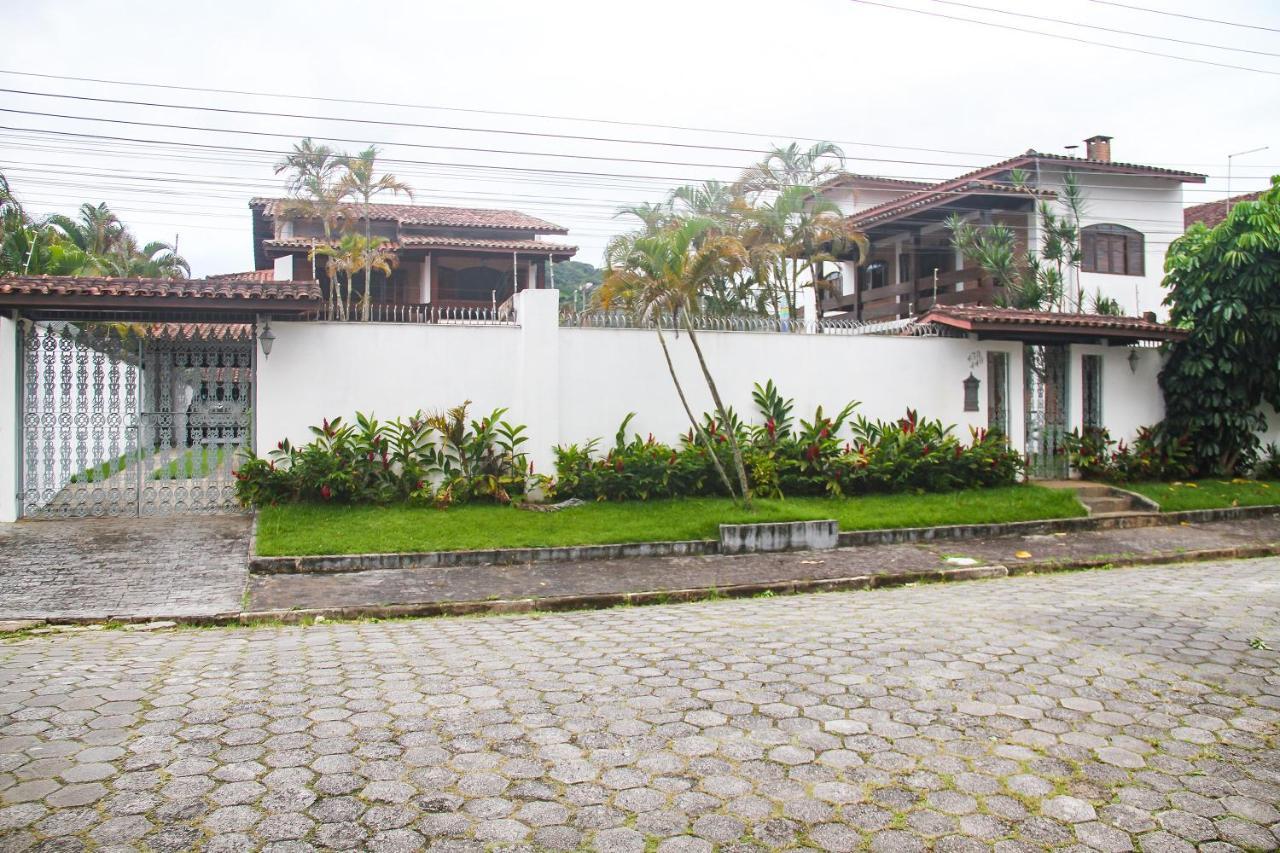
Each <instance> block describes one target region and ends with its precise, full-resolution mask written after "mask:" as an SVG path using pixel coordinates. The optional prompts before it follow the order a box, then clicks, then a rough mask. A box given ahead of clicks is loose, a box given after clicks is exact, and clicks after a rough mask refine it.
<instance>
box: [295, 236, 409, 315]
mask: <svg viewBox="0 0 1280 853" xmlns="http://www.w3.org/2000/svg"><path fill="white" fill-rule="evenodd" d="M386 245H387V242H386V241H385V240H383V239H381V238H374V239H366V238H365V237H364V236H363V235H360V234H351V233H348V234H343V235H342V238H341V239H340V240H338V241H337V243H326V244H324V245H323V246H316V247H315V248H314V249H312V250H311V258H312V260H314V259H315V257H316V256H317V255H321V256H323V257H325V258H326V259H327V262H326V264H325V266H326V269H328V270H329V275H330V281H331V282H332V286H331V290H330V294H331V295H333V296H335V299H334V306H335V316H336V317H337V318H338V319H340V320H345V319H347V317H349V316H351V293H352V289H353V288H352V282H353V281H354V279H355V274H356V272H358V271H359V270H362V269H363V270H369V269H375V270H377V271H379V272H381V273H382V274H383V275H391V270H392V268H393V267H394V266H395V263H396V256H395V253H394V252H391V251H388V250H387V248H386ZM344 275H345V276H346V278H347V287H346V289H345V291H344V290H343V289H342V278H341V277H342V276H344ZM361 308H362V312H361V319H363V320H368V319H369V313H370V306H369V304H368V303H367V302H362V304H361Z"/></svg>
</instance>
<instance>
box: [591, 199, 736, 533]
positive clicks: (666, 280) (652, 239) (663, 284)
mask: <svg viewBox="0 0 1280 853" xmlns="http://www.w3.org/2000/svg"><path fill="white" fill-rule="evenodd" d="M714 225H715V223H714V222H712V221H711V220H708V219H701V218H699V219H684V220H675V221H673V222H671V223H670V224H669V225H668V226H666V227H664V228H661V229H659V230H657V231H654V232H652V233H642V234H637V235H633V236H631V237H629V238H626V239H625V240H615V241H614V242H613V243H612V244H611V247H610V249H611V251H610V254H609V255H608V269H607V270H606V271H605V276H604V282H603V284H602V285H601V290H600V298H601V302H602V303H603V304H604V305H606V306H609V305H610V304H612V303H613V302H615V301H616V302H621V303H623V304H624V305H627V306H628V307H630V308H631V309H632V310H633V311H634V312H635V313H636V314H637V315H639V316H640V317H641V318H643V319H644V320H646V321H648V322H652V323H653V324H654V327H655V328H656V330H657V333H658V341H659V343H660V344H661V346H662V354H663V357H664V358H665V359H666V363H667V371H668V372H669V373H670V374H671V381H672V383H673V384H674V385H675V388H676V393H677V395H678V396H679V397H680V404H681V405H682V406H683V407H684V411H685V415H686V416H687V417H688V418H689V423H690V424H691V425H692V427H693V430H694V433H695V434H696V435H697V437H698V439H699V440H700V441H702V443H703V444H704V445H705V446H706V448H707V450H708V452H709V453H710V455H711V459H712V463H713V464H714V465H715V467H716V471H717V473H719V474H720V478H721V480H722V481H723V482H724V485H725V488H726V489H727V490H728V492H729V494H730V496H731V497H734V498H735V499H736V497H737V496H738V495H739V494H740V495H741V496H742V499H743V503H744V505H745V506H746V507H748V508H749V507H750V506H751V487H750V485H749V484H748V483H747V475H746V468H745V466H744V464H743V461H742V448H741V447H740V446H739V444H738V437H737V435H736V433H735V432H734V430H732V429H729V430H727V432H728V440H729V442H730V447H731V449H732V451H733V459H734V467H735V469H736V473H737V479H738V487H739V490H738V492H737V493H735V491H734V488H733V486H732V485H731V484H730V481H729V476H728V474H727V473H726V472H725V470H724V466H723V465H722V464H721V463H720V458H719V456H718V455H717V453H716V449H715V446H714V445H713V444H712V442H711V438H710V436H709V435H707V433H706V430H705V429H703V427H702V424H701V423H700V422H699V421H698V419H697V418H696V417H695V416H694V414H693V410H692V409H691V408H690V406H689V402H688V399H687V398H686V396H685V393H684V388H683V386H682V385H681V383H680V379H679V376H678V375H677V373H676V370H675V366H674V364H673V362H672V360H671V352H670V350H669V348H668V346H667V341H666V336H665V335H664V334H663V332H662V324H663V322H664V317H665V316H666V315H667V314H670V315H671V317H672V318H673V322H675V323H677V324H678V323H680V322H681V320H683V323H684V327H685V330H686V331H687V332H688V333H689V341H690V343H691V344H692V345H693V348H694V352H695V354H696V355H697V358H698V364H699V366H700V368H701V370H702V375H703V378H704V379H705V381H706V383H707V389H708V390H709V391H710V393H711V398H712V400H713V401H714V402H715V406H716V412H717V414H718V416H719V418H720V420H721V422H722V423H725V424H729V423H730V418H729V417H728V409H727V407H726V406H725V405H724V401H723V400H722V399H721V397H720V390H719V388H718V387H717V386H716V383H715V379H714V378H713V377H712V375H711V371H710V369H709V368H708V367H707V362H706V358H705V357H704V355H703V353H702V347H701V346H700V345H699V343H698V340H697V333H696V331H695V330H694V328H693V324H692V322H691V321H690V319H689V315H690V314H691V313H693V312H697V311H698V310H699V308H700V294H701V291H702V288H703V287H704V286H705V285H706V283H707V282H709V281H711V280H713V279H714V278H717V277H721V276H724V275H726V274H730V275H731V274H732V273H733V272H734V271H736V270H737V269H740V268H741V267H742V265H743V264H745V263H746V249H745V248H744V247H743V246H742V244H741V242H739V241H738V240H737V238H735V237H732V236H728V235H713V234H712V233H711V232H713V230H714Z"/></svg>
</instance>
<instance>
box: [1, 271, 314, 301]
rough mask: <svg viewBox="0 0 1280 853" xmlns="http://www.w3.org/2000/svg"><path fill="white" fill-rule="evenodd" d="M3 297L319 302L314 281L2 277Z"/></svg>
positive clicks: (46, 276)
mask: <svg viewBox="0 0 1280 853" xmlns="http://www.w3.org/2000/svg"><path fill="white" fill-rule="evenodd" d="M3 296H45V297H58V296H67V297H69V296H93V297H119V298H140V297H146V298H166V299H175V298H176V299H193V300H201V299H210V300H211V299H232V300H236V299H258V300H261V299H269V300H282V301H305V300H318V299H320V298H321V296H320V285H319V283H318V282H314V281H258V280H236V279H215V278H110V277H105V276H69V275H65V276H62V275H60V276H49V275H42V276H34V275H32V276H15V275H6V276H3V277H0V297H3Z"/></svg>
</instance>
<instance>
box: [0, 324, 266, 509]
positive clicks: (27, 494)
mask: <svg viewBox="0 0 1280 853" xmlns="http://www.w3.org/2000/svg"><path fill="white" fill-rule="evenodd" d="M19 334H20V335H21V345H20V349H21V360H20V365H19V369H20V371H21V395H22V400H21V405H22V418H21V424H22V434H21V437H20V441H21V465H22V471H21V477H20V484H21V495H20V503H21V512H22V515H23V517H24V518H78V517H104V516H146V515H167V514H173V513H208V512H231V511H237V510H238V509H239V507H238V505H237V503H236V501H235V478H234V476H233V470H234V466H235V464H236V462H237V457H238V455H240V454H241V451H242V450H243V449H247V448H249V447H251V445H252V432H251V426H252V412H253V409H252V401H253V374H254V348H253V335H252V326H249V325H247V324H246V325H243V326H241V325H231V324H195V323H161V324H148V323H109V322H76V321H65V320H56V321H31V320H23V321H22V323H21V328H20V332H19Z"/></svg>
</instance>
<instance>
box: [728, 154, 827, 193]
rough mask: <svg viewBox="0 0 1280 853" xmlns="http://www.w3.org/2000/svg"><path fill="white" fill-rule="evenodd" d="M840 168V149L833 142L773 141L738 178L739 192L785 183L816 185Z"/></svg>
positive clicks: (777, 189) (779, 188)
mask: <svg viewBox="0 0 1280 853" xmlns="http://www.w3.org/2000/svg"><path fill="white" fill-rule="evenodd" d="M843 168H844V151H842V150H841V149H840V146H838V145H836V144H835V143H833V142H817V143H814V144H813V145H811V146H809V147H808V148H801V147H800V146H799V145H798V144H797V143H795V142H792V143H791V144H790V145H788V146H786V147H785V148H783V147H780V146H777V145H775V146H774V147H773V148H772V149H770V151H769V153H768V154H766V155H765V157H764V159H763V160H761V161H760V162H759V163H757V164H755V165H754V166H751V167H750V168H748V169H747V170H746V171H744V172H743V173H742V176H741V177H740V178H738V183H737V187H738V190H739V191H740V192H742V193H743V194H750V195H757V196H758V195H760V194H762V193H769V192H781V191H782V190H784V189H786V188H787V187H794V186H804V187H816V186H817V185H818V184H820V183H822V181H824V180H825V179H827V178H829V177H831V176H833V175H836V174H838V173H839V172H840V171H841V170H842V169H843Z"/></svg>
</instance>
